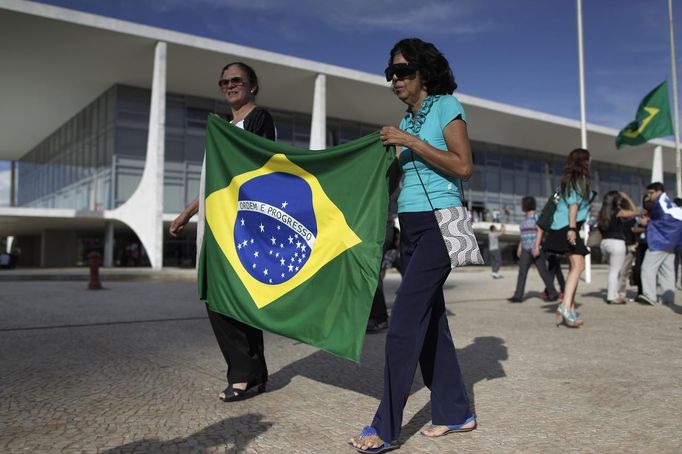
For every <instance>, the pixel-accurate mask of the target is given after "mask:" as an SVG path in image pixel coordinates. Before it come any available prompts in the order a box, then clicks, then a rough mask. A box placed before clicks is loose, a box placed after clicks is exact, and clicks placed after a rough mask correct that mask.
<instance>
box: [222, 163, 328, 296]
mask: <svg viewBox="0 0 682 454" xmlns="http://www.w3.org/2000/svg"><path fill="white" fill-rule="evenodd" d="M233 231H234V244H235V248H236V249H237V256H238V257H239V261H240V262H241V264H242V266H243V267H244V269H246V270H247V271H248V273H249V274H250V275H251V276H253V277H254V278H255V279H256V280H258V281H260V282H262V283H264V284H270V285H276V284H281V283H283V282H286V281H288V280H289V279H291V278H292V277H293V276H295V275H296V274H297V273H298V272H299V271H300V270H301V269H302V268H303V267H304V266H305V264H306V262H307V261H308V258H309V257H310V254H311V252H312V250H313V247H314V244H315V239H316V237H317V221H316V219H315V211H314V209H313V200H312V191H311V190H310V187H309V186H308V184H307V183H306V181H305V180H304V179H303V178H301V177H299V176H296V175H292V174H289V173H284V172H274V173H270V174H267V175H262V176H258V177H255V178H253V179H251V180H249V181H247V182H245V183H244V184H242V185H241V187H240V189H239V198H238V210H237V217H236V220H235V225H234V229H233Z"/></svg>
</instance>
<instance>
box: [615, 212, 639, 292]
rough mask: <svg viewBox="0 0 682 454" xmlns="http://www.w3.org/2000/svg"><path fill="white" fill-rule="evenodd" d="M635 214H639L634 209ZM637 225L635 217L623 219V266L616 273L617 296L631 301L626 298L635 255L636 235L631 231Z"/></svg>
mask: <svg viewBox="0 0 682 454" xmlns="http://www.w3.org/2000/svg"><path fill="white" fill-rule="evenodd" d="M635 213H636V214H639V213H638V211H637V210H635ZM636 225H637V220H636V218H635V217H631V218H627V219H623V237H625V260H624V261H623V267H622V268H621V269H620V273H619V274H618V297H619V298H621V299H622V300H624V301H630V302H631V301H633V300H632V299H629V298H628V295H627V288H628V283H629V282H632V281H633V280H632V270H633V265H634V262H635V256H636V255H637V235H635V233H634V232H633V230H632V229H633V227H635V226H636Z"/></svg>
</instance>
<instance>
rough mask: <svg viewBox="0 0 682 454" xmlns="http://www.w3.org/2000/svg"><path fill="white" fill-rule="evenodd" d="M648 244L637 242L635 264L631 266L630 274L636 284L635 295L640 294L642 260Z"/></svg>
mask: <svg viewBox="0 0 682 454" xmlns="http://www.w3.org/2000/svg"><path fill="white" fill-rule="evenodd" d="M647 249H649V245H648V244H647V243H645V242H643V241H639V242H637V252H635V264H634V265H633V266H632V276H633V278H634V279H633V280H634V281H635V285H636V286H637V295H641V294H642V262H643V261H644V254H646V251H647Z"/></svg>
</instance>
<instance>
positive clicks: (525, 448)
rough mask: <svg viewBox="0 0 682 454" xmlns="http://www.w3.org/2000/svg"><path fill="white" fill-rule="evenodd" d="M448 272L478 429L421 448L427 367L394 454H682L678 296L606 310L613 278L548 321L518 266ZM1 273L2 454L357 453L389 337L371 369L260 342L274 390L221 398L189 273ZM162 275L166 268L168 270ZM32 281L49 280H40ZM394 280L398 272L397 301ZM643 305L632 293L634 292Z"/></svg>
mask: <svg viewBox="0 0 682 454" xmlns="http://www.w3.org/2000/svg"><path fill="white" fill-rule="evenodd" d="M502 274H503V275H504V278H503V279H499V280H493V279H492V278H491V277H490V273H489V269H488V268H470V269H464V270H461V271H460V270H457V271H455V272H453V273H452V274H451V276H450V278H449V280H448V283H447V285H446V301H447V307H448V310H449V311H450V317H449V322H450V328H451V330H452V333H453V336H454V339H455V344H456V346H457V347H458V354H459V359H460V362H461V365H462V369H463V372H464V378H465V381H466V383H467V388H468V391H469V395H470V398H471V400H472V402H473V404H474V406H475V411H476V414H477V417H478V421H479V427H478V429H477V430H476V431H474V432H471V433H466V434H452V435H449V436H447V437H443V438H439V439H437V440H433V439H427V438H425V437H423V436H421V435H420V434H419V430H420V429H421V428H422V427H423V426H424V425H426V424H429V422H430V407H429V404H428V397H429V394H428V390H427V389H426V388H424V386H423V383H422V381H421V377H420V376H419V372H417V377H416V378H415V383H414V386H413V388H412V394H411V396H410V399H409V401H408V403H407V407H406V409H405V419H404V422H403V431H402V436H401V440H400V441H401V443H402V446H401V448H400V450H399V451H397V452H400V453H510V452H518V453H554V452H567V453H568V452H571V453H572V452H589V453H623V452H651V453H661V452H670V453H673V452H675V453H677V452H682V436H681V434H680V430H681V428H682V422H681V421H682V386H681V385H680V379H681V378H682V355H681V354H680V353H681V351H682V349H681V346H682V305H680V304H682V299H681V298H680V297H681V296H682V295H680V292H678V294H677V295H676V297H677V305H675V306H662V305H658V306H653V307H652V306H645V305H641V304H638V303H629V304H627V305H624V306H609V305H607V304H606V303H604V302H603V292H604V288H605V281H606V269H605V268H604V267H601V266H600V267H596V269H595V270H594V272H593V282H592V284H589V285H587V284H585V283H584V282H581V285H580V287H579V289H578V298H577V300H578V302H579V308H578V310H579V312H580V313H581V314H582V315H583V317H584V318H585V320H586V323H585V325H584V327H582V328H581V329H578V330H570V329H567V328H564V327H561V328H557V327H555V326H554V323H553V321H554V317H553V312H554V309H555V307H556V304H555V303H545V302H543V301H542V300H541V299H539V298H538V295H539V293H538V290H542V289H541V284H540V279H539V278H538V276H537V273H535V272H534V271H531V273H530V275H529V282H528V285H527V296H530V297H529V298H528V299H527V300H526V301H525V302H523V303H520V304H511V303H508V302H507V301H506V298H507V297H509V296H511V294H512V291H513V286H514V284H515V279H516V270H515V269H514V268H512V267H510V268H504V269H503V270H502ZM168 276H172V278H166V279H163V278H161V279H159V278H158V276H157V278H156V279H153V277H154V276H152V275H151V274H150V275H148V277H149V279H148V280H134V281H132V280H131V281H127V280H113V279H111V280H108V279H107V277H106V275H105V277H104V281H103V283H104V286H105V289H104V290H101V291H88V290H85V287H86V282H84V281H78V280H61V281H45V280H18V279H17V280H12V279H10V280H3V281H0V452H2V453H81V452H83V453H155V452H168V453H242V452H244V453H351V452H354V451H351V450H350V449H349V447H348V446H347V445H346V442H347V440H348V439H349V438H350V437H351V436H352V435H354V434H356V433H357V432H358V431H359V430H360V429H361V428H362V426H364V425H366V424H368V423H369V422H370V420H371V418H372V415H373V413H374V411H375V409H376V406H377V403H378V399H379V397H380V395H381V392H382V377H383V348H384V340H385V333H380V334H374V335H368V336H367V338H366V340H365V348H364V353H363V357H362V362H361V363H360V365H356V364H354V363H352V362H349V361H347V360H343V359H340V358H337V357H334V356H332V355H330V354H327V353H324V352H321V351H318V350H316V349H314V348H312V347H309V346H307V345H304V344H301V343H299V342H295V341H292V340H290V339H286V338H283V337H280V336H276V335H272V334H266V337H265V345H266V356H267V360H268V366H269V370H270V381H269V382H268V392H267V393H265V394H262V395H259V396H256V397H254V398H252V399H249V400H245V401H242V402H237V403H223V402H221V401H219V400H218V399H217V394H218V392H219V391H220V390H221V389H222V388H223V387H224V386H225V365H224V363H223V359H222V356H221V354H220V352H219V350H218V346H217V344H216V341H215V339H214V337H213V333H212V331H211V329H210V326H209V322H208V319H207V317H206V312H205V309H204V307H203V305H202V304H201V303H200V302H199V301H197V299H196V296H195V295H196V292H195V284H194V282H193V276H192V274H191V273H181V272H172V273H169V274H168ZM161 277H163V276H161ZM34 279H42V278H39V277H35V276H34ZM399 283H400V276H399V275H398V274H395V273H392V274H390V273H389V275H388V276H387V279H386V282H385V286H386V295H387V297H388V298H389V307H390V303H391V302H392V300H393V298H394V295H395V291H396V289H397V287H398V285H399ZM631 296H634V295H631Z"/></svg>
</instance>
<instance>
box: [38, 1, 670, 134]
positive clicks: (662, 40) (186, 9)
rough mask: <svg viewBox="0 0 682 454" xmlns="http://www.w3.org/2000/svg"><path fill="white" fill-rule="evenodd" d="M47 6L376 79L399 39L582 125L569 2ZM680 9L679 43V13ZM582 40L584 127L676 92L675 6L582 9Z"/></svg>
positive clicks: (482, 87) (484, 93)
mask: <svg viewBox="0 0 682 454" xmlns="http://www.w3.org/2000/svg"><path fill="white" fill-rule="evenodd" d="M43 3H49V4H53V5H58V6H64V7H68V8H73V9H77V10H82V11H87V12H90V13H95V14H101V15H104V16H110V17H115V18H119V19H124V20H128V21H132V22H138V23H143V24H148V25H154V26H158V27H163V28H168V29H173V30H177V31H182V32H186V33H190V34H195V35H201V36H207V37H210V38H214V39H219V40H223V41H228V42H233V43H238V44H242V45H247V46H252V47H256V48H260V49H266V50H271V51H274V52H280V53H283V54H288V55H294V56H298V57H303V58H308V59H311V60H316V61H322V62H325V63H331V64H336V65H340V66H345V67H350V68H354V69H359V70H363V71H367V72H371V73H377V74H378V73H381V72H382V71H383V69H384V67H385V66H386V60H387V53H388V51H389V50H390V48H391V47H392V45H393V44H394V43H395V42H396V41H397V40H399V39H401V38H404V37H408V36H417V37H420V38H422V39H425V40H428V41H431V42H433V43H434V44H436V46H437V47H438V48H439V49H440V50H441V51H442V52H443V53H444V54H445V55H446V56H447V57H448V59H449V61H450V63H451V65H452V67H453V69H454V72H455V77H456V79H457V82H458V84H459V89H458V90H459V91H460V92H462V93H466V94H468V95H473V96H479V97H482V98H486V99H490V100H493V101H498V102H503V103H508V104H512V105H516V106H521V107H526V108H530V109H534V110H539V111H542V112H547V113H552V114H556V115H561V116H565V117H569V118H575V119H577V118H579V112H580V111H579V99H578V69H577V47H576V43H577V27H576V2H575V1H573V0H514V1H509V0H457V1H455V0H422V1H420V2H417V1H414V0H411V1H406V0H346V1H343V0H338V1H329V0H288V1H282V0H191V1H186V0H119V1H107V0H99V1H98V0H43ZM676 3H677V4H676V5H674V7H676V11H675V19H676V20H675V24H676V26H677V27H678V28H679V30H677V31H678V33H677V36H678V37H679V36H680V35H681V34H682V2H676ZM583 30H584V41H585V78H586V90H587V121H588V122H590V123H595V124H600V125H604V126H609V127H613V128H617V129H620V128H622V127H623V126H625V124H626V123H628V122H629V121H631V120H633V119H634V115H635V111H636V108H637V105H638V104H639V101H640V100H641V98H642V97H644V95H645V94H646V93H647V92H648V91H649V90H651V89H652V88H654V87H655V86H656V85H658V84H659V83H660V82H662V81H663V80H666V79H667V80H669V81H671V69H670V49H669V38H668V6H667V0H647V1H643V0H599V1H590V0H587V1H583ZM676 41H677V43H676V47H677V49H678V50H679V49H682V41H680V39H679V38H678V39H676ZM679 54H680V52H678V56H677V59H678V61H680V60H681V57H680V55H679ZM678 66H679V65H678ZM678 71H679V70H678ZM671 90H672V89H671ZM671 96H672V93H671Z"/></svg>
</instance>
